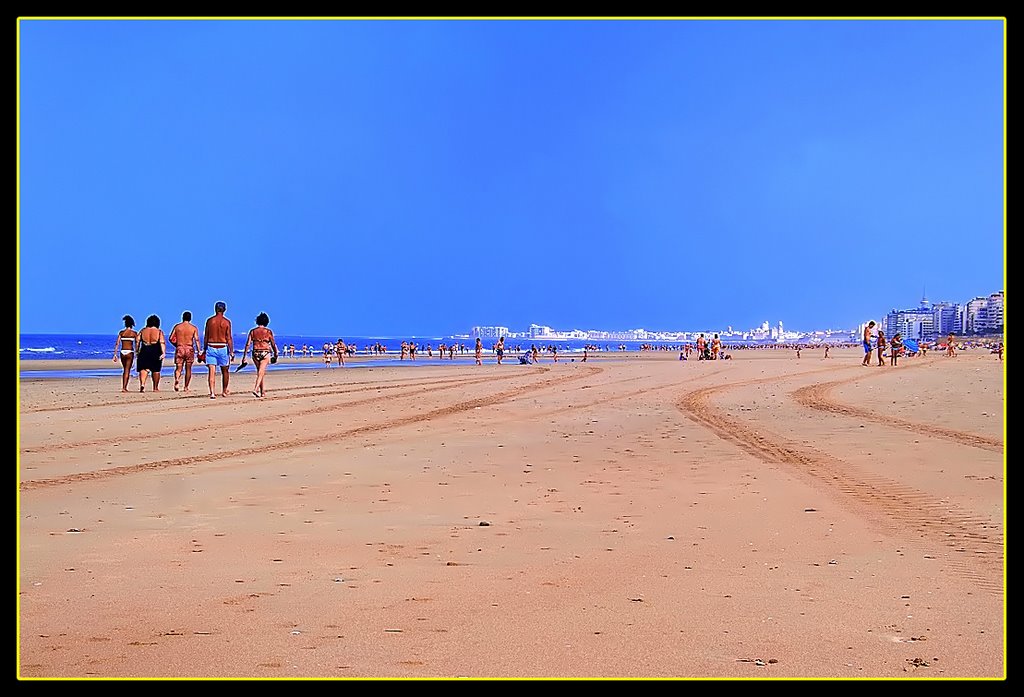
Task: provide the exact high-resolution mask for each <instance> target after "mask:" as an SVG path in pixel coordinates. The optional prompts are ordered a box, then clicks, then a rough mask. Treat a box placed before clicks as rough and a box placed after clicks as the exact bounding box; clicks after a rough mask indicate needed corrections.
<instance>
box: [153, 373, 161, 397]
mask: <svg viewBox="0 0 1024 697" xmlns="http://www.w3.org/2000/svg"><path fill="white" fill-rule="evenodd" d="M153 391H154V392H159V391H160V372H159V371H153Z"/></svg>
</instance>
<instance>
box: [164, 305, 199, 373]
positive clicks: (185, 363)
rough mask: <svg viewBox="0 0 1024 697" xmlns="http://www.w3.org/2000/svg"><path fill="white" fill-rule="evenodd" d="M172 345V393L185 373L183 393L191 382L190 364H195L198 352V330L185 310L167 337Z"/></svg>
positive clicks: (189, 313)
mask: <svg viewBox="0 0 1024 697" xmlns="http://www.w3.org/2000/svg"><path fill="white" fill-rule="evenodd" d="M169 339H170V341H171V344H173V345H174V391H175V392H177V391H178V384H179V383H180V382H181V373H182V371H183V370H184V372H185V390H184V391H185V392H188V385H189V383H190V382H192V364H193V363H195V360H196V353H198V351H199V328H198V327H196V325H194V324H192V313H191V312H189V311H188V310H186V311H185V312H182V313H181V321H180V322H178V323H177V324H175V325H174V328H173V329H171V335H170V337H169Z"/></svg>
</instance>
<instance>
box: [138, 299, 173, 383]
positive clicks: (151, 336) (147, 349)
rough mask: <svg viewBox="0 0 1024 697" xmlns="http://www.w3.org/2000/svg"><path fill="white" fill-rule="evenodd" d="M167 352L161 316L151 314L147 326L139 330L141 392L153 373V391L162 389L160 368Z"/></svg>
mask: <svg viewBox="0 0 1024 697" xmlns="http://www.w3.org/2000/svg"><path fill="white" fill-rule="evenodd" d="M165 353H167V339H166V338H165V337H164V332H163V330H162V329H160V318H159V317H157V316H156V315H150V316H149V317H147V318H146V328H145V329H143V330H142V331H141V332H139V392H145V391H146V378H147V377H149V373H153V391H154V392H159V391H160V369H161V368H162V367H163V362H164V354H165Z"/></svg>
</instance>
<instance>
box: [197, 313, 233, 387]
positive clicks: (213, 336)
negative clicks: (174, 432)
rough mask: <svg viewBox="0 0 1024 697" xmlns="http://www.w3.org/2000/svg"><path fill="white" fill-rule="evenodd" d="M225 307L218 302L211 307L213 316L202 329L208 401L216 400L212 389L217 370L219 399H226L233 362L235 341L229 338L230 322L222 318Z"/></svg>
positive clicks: (215, 380) (202, 354)
mask: <svg viewBox="0 0 1024 697" xmlns="http://www.w3.org/2000/svg"><path fill="white" fill-rule="evenodd" d="M225 310H227V305H225V304H224V301H223V300H218V301H217V303H216V304H215V305H214V306H213V311H214V314H213V315H212V316H211V317H209V318H207V320H206V327H205V328H204V329H203V352H202V353H201V354H200V356H202V357H205V360H206V367H207V368H209V369H210V399H216V395H215V394H214V387H215V386H216V382H217V368H220V374H221V393H220V394H221V397H227V396H228V395H230V394H231V393H230V392H228V380H229V375H230V373H229V372H228V369H229V368H230V367H231V363H232V361H234V360H235V341H234V339H233V338H232V336H231V320H229V319H228V318H227V317H225V316H224V311H225Z"/></svg>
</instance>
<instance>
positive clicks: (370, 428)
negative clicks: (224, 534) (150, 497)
mask: <svg viewBox="0 0 1024 697" xmlns="http://www.w3.org/2000/svg"><path fill="white" fill-rule="evenodd" d="M584 370H585V371H586V372H584V373H582V374H578V375H577V374H575V373H573V374H569V375H563V376H558V377H552V378H548V379H546V380H541V381H540V382H537V383H534V384H530V385H524V386H522V387H517V388H512V389H510V390H506V391H504V392H499V393H497V394H491V395H486V396H484V397H479V398H477V399H470V400H466V401H463V402H458V403H456V404H451V405H449V406H445V407H441V408H438V409H432V410H430V411H426V412H422V413H418V414H412V415H409V416H405V417H402V418H397V419H393V420H391V421H386V422H384V423H376V424H367V425H365V426H357V427H355V428H350V429H348V430H345V431H336V432H333V433H329V434H326V435H319V436H311V437H308V438H296V439H292V440H288V441H278V442H273V443H264V444H260V445H259V446H257V447H249V448H241V449H238V450H225V451H221V452H218V453H209V454H206V455H198V456H191V457H179V458H172V459H167V460H157V461H155V462H146V463H140V464H137V465H126V466H124V467H111V468H109V469H100V470H92V471H89V472H78V473H75V474H70V475H65V476H62V477H53V478H50V479H30V480H25V481H22V482H21V484H20V485H19V490H21V491H31V490H34V489H41V488H45V487H53V486H61V485H65V484H73V483H77V482H85V481H93V480H97V479H106V478H109V477H117V476H124V475H129V474H135V473H138V472H147V471H152V470H160V469H168V468H171V467H184V466H188V465H194V464H198V463H202V462H213V461H217V460H226V459H230V458H239V457H246V456H249V455H255V454H257V453H260V454H265V453H267V452H272V451H279V450H290V449H292V448H301V447H306V446H309V445H316V444H319V443H328V442H332V441H340V440H345V439H347V438H352V437H355V436H360V435H363V434H367V433H374V432H377V431H384V430H388V429H392V428H398V427H400V426H408V425H409V424H414V423H419V422H421V421H429V420H430V419H434V418H439V417H446V416H452V415H454V414H458V413H460V412H464V411H468V410H471V409H473V408H475V407H483V406H489V405H493V404H494V403H495V402H499V401H502V400H506V399H510V398H513V397H519V396H521V395H524V394H528V393H530V392H535V391H537V390H542V389H545V388H548V387H552V386H554V385H559V384H562V383H567V382H575V381H577V380H582V379H584V378H587V377H590V376H592V375H596V374H598V373H601V372H603V371H604V369H603V368H599V367H597V366H588V367H586V368H585V369H584ZM535 374H536V373H535Z"/></svg>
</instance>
